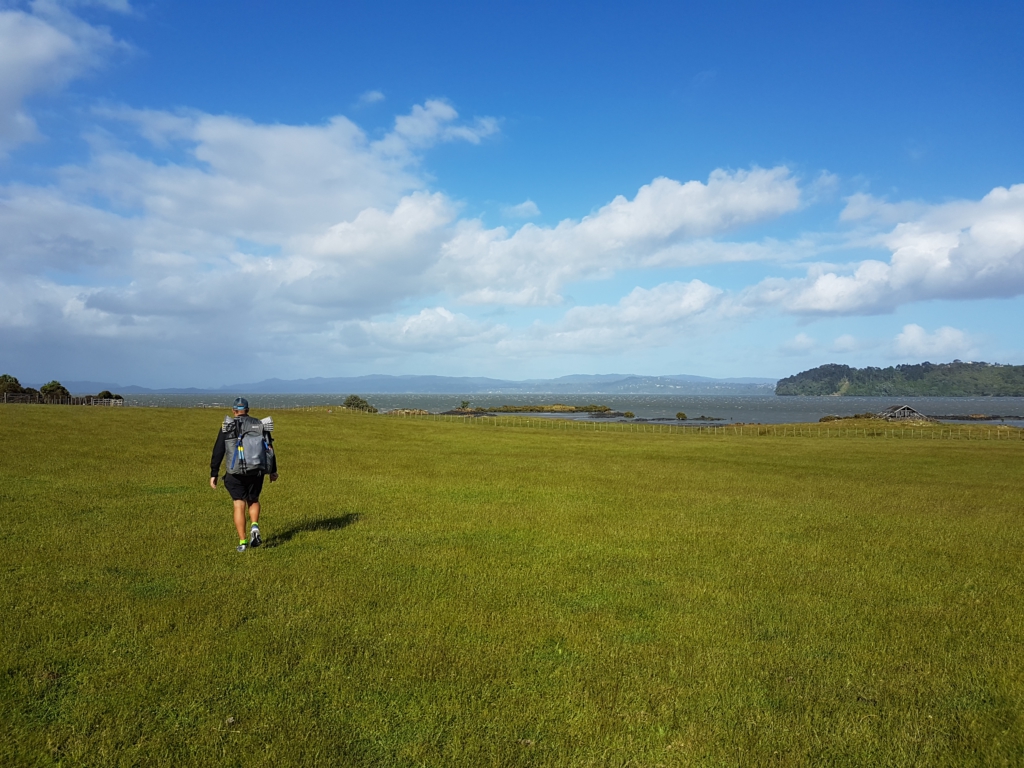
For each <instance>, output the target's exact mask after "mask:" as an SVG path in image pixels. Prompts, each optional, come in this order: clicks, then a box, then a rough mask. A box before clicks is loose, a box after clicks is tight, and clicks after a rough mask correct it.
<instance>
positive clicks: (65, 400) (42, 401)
mask: <svg viewBox="0 0 1024 768" xmlns="http://www.w3.org/2000/svg"><path fill="white" fill-rule="evenodd" d="M0 402H3V403H11V404H14V403H17V404H21V405H103V406H115V407H121V406H124V405H125V401H124V400H121V399H120V398H106V397H93V396H92V395H85V396H82V397H47V396H46V395H42V394H39V395H35V394H27V395H26V394H21V393H14V392H4V393H2V398H0Z"/></svg>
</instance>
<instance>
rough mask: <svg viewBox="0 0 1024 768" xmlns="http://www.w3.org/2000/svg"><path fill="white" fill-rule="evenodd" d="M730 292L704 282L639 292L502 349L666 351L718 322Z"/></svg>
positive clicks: (535, 330)
mask: <svg viewBox="0 0 1024 768" xmlns="http://www.w3.org/2000/svg"><path fill="white" fill-rule="evenodd" d="M723 294H724V292H723V291H722V290H721V289H719V288H715V287H713V286H710V285H708V284H707V283H704V282H702V281H700V280H691V281H690V282H687V283H679V282H676V283H663V284H661V285H658V286H655V287H654V288H649V289H648V288H634V289H633V290H632V291H631V292H630V293H629V294H628V295H627V296H625V297H623V298H622V299H621V300H620V301H619V303H618V304H615V305H607V304H600V305H594V306H582V307H573V308H572V309H570V310H569V311H568V312H566V313H565V316H564V317H563V318H562V319H561V321H559V322H557V323H554V324H550V325H547V324H542V323H537V324H535V325H534V326H533V327H532V328H531V329H530V331H529V332H528V333H527V334H525V335H520V336H517V337H515V338H509V339H507V340H506V341H503V342H502V343H500V344H499V345H498V348H499V349H500V350H502V351H504V352H509V353H513V354H523V353H530V352H540V351H544V352H548V353H551V352H567V353H573V354H578V353H588V352H616V351H617V352H621V351H622V350H623V349H624V348H627V347H629V346H631V345H643V346H660V345H664V344H668V343H671V342H673V341H674V340H678V339H679V338H680V335H681V334H682V335H686V334H690V333H693V332H694V329H695V328H698V327H700V326H702V325H704V324H705V323H707V322H709V321H713V320H714V319H715V317H714V315H715V311H716V310H717V309H718V308H719V303H720V300H721V298H722V296H723Z"/></svg>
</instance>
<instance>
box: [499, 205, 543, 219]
mask: <svg viewBox="0 0 1024 768" xmlns="http://www.w3.org/2000/svg"><path fill="white" fill-rule="evenodd" d="M501 212H502V213H503V214H505V216H507V217H508V218H510V219H532V218H534V217H536V216H540V208H538V207H537V204H536V203H535V202H533V200H524V201H523V202H521V203H519V205H506V206H505V207H504V208H502V209H501Z"/></svg>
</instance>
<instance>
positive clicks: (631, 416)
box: [622, 411, 635, 419]
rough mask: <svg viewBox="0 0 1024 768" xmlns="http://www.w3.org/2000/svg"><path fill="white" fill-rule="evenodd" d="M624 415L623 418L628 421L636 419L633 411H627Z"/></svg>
mask: <svg viewBox="0 0 1024 768" xmlns="http://www.w3.org/2000/svg"><path fill="white" fill-rule="evenodd" d="M622 415H623V416H625V417H626V418H627V419H632V418H634V417H635V414H634V413H633V412H632V411H626V412H625V413H624V414H622Z"/></svg>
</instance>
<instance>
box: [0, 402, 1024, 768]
mask: <svg viewBox="0 0 1024 768" xmlns="http://www.w3.org/2000/svg"><path fill="white" fill-rule="evenodd" d="M257 415H262V414H257ZM221 417H222V414H219V413H216V412H212V411H203V410H162V409H141V408H125V409H100V408H72V407H57V406H52V407H47V406H6V407H0V435H3V439H4V444H3V454H2V460H0V574H2V575H0V578H2V590H0V667H2V673H0V764H3V765H53V764H60V765H69V766H70V765H73V766H78V765H125V766H128V765H187V764H217V765H239V766H260V765H267V766H281V765H303V766H306V765H332V766H333V765H339V766H349V765H351V766H474V767H475V766H687V765H693V766H709V765H710V766H715V765H723V766H724V765H743V766H761V765H779V766H790V765H810V766H821V765H865V766H868V765H870V766H881V765H928V766H934V765H950V766H953V765H956V766H963V765H978V766H982V765H984V766H992V765H1007V766H1013V765H1020V764H1022V763H1024V718H1022V711H1024V705H1022V694H1024V676H1022V671H1024V643H1022V641H1024V596H1022V584H1024V565H1022V557H1021V553H1022V548H1024V519H1022V515H1021V511H1022V510H1021V506H1022V505H1021V480H1022V479H1024V478H1022V475H1024V472H1022V467H1024V443H1022V442H1021V441H1019V440H1004V441H996V440H991V441H981V442H978V441H972V442H967V441H950V440H945V441H943V440H920V439H918V440H885V439H881V438H876V439H872V438H867V439H865V438H858V439H854V438H843V439H824V438H822V439H815V438H810V439H800V440H797V439H792V438H785V439H784V438H781V437H779V438H774V437H766V436H762V437H751V436H745V437H744V436H732V435H719V436H715V435H707V434H705V435H695V434H689V435H686V434H679V433H678V432H675V433H656V434H652V433H644V434H641V433H631V432H621V431H620V432H614V431H608V432H600V431H598V432H587V431H567V430H558V429H551V428H548V429H532V428H514V427H507V428H506V427H494V426H490V427H488V426H486V425H473V426H471V425H467V424H464V423H448V422H434V421H428V420H416V419H387V418H383V417H378V416H366V415H360V414H346V413H338V412H336V413H334V414H327V413H326V412H324V411H291V412H289V411H283V412H275V413H274V418H275V422H276V427H277V429H276V432H275V435H276V437H277V446H278V456H279V460H280V465H281V470H282V476H281V481H280V482H279V483H277V484H274V485H270V486H267V488H266V490H265V491H264V501H265V505H266V506H265V511H264V518H263V525H262V526H261V527H262V529H263V534H264V537H265V539H266V540H267V545H266V546H265V547H264V548H262V549H258V550H255V551H251V552H249V553H246V554H244V555H238V554H236V553H235V551H234V544H235V540H234V530H233V526H232V524H231V513H230V503H229V500H228V497H227V494H226V492H225V491H224V490H223V489H218V490H217V491H216V492H214V491H212V490H210V488H209V487H208V485H207V476H208V473H207V471H206V469H207V466H208V458H209V452H210V449H211V447H212V444H213V438H214V436H215V434H216V430H217V428H218V425H219V422H220V419H221ZM808 434H810V433H808Z"/></svg>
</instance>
